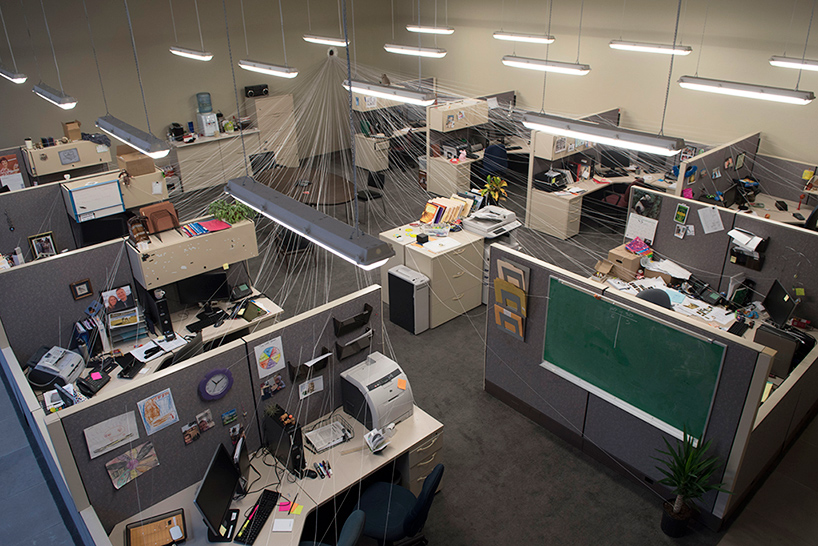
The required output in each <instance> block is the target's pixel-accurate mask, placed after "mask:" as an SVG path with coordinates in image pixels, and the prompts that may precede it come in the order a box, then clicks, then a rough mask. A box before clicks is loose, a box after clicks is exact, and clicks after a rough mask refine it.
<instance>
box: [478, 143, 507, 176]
mask: <svg viewBox="0 0 818 546" xmlns="http://www.w3.org/2000/svg"><path fill="white" fill-rule="evenodd" d="M507 172H508V152H506V148H505V146H503V145H501V144H492V145H491V146H489V147H488V148H486V151H485V152H484V153H483V180H485V178H486V177H487V176H499V177H501V178H505V177H506V173H507Z"/></svg>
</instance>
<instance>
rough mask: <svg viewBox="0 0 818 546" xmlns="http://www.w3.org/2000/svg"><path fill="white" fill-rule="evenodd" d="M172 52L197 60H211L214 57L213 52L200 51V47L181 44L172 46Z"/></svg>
mask: <svg viewBox="0 0 818 546" xmlns="http://www.w3.org/2000/svg"><path fill="white" fill-rule="evenodd" d="M170 52H171V53H173V54H174V55H179V56H180V57H186V58H188V59H194V60H196V61H209V60H210V59H212V58H213V54H212V53H211V52H209V51H199V50H198V49H188V48H186V47H179V46H170Z"/></svg>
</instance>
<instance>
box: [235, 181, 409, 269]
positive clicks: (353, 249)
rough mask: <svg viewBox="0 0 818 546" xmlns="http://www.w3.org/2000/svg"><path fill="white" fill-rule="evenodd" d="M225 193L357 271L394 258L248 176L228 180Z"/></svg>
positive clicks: (381, 245) (384, 247)
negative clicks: (355, 266)
mask: <svg viewBox="0 0 818 546" xmlns="http://www.w3.org/2000/svg"><path fill="white" fill-rule="evenodd" d="M225 192H226V193H228V194H230V195H232V196H233V198H234V199H236V200H237V201H240V202H242V203H244V204H245V205H247V206H248V207H250V208H251V209H253V210H255V211H257V212H259V213H261V214H263V215H264V216H266V217H268V218H269V219H271V220H272V221H274V222H276V223H278V224H280V225H282V226H284V227H285V228H287V229H289V230H290V231H292V232H293V233H295V234H297V235H299V236H301V237H304V238H305V239H309V240H310V241H312V242H313V243H315V244H317V245H318V246H320V247H321V248H324V249H326V250H329V251H330V252H332V253H333V254H335V255H336V256H339V257H341V258H343V259H344V260H346V261H348V262H350V263H351V264H354V265H357V266H358V267H360V268H361V269H365V270H367V271H369V270H371V269H375V268H376V267H380V266H382V265H384V264H385V263H386V262H387V260H388V259H389V258H391V257H392V256H394V255H395V251H394V250H393V249H392V246H391V245H390V244H389V243H387V242H385V241H381V240H380V239H376V238H375V237H373V236H371V235H367V234H366V233H364V232H363V231H361V230H360V229H357V228H354V227H352V226H350V225H349V224H345V223H343V222H341V221H340V220H336V219H335V218H332V217H331V216H327V215H326V214H324V213H323V212H320V211H318V210H316V209H314V208H312V207H311V206H309V205H305V204H304V203H301V202H299V201H296V200H295V199H293V198H291V197H288V196H286V195H284V194H283V193H281V192H278V191H276V190H274V189H273V188H271V187H269V186H265V185H264V184H261V183H259V182H257V181H256V180H254V179H253V178H251V177H249V176H243V177H240V178H234V179H232V180H230V181H228V182H227V187H226V188H225Z"/></svg>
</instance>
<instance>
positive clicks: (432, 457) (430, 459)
mask: <svg viewBox="0 0 818 546" xmlns="http://www.w3.org/2000/svg"><path fill="white" fill-rule="evenodd" d="M435 457H437V451H435V452H434V453H432V456H431V457H429V458H428V459H426V460H425V461H423V462H422V463H418V464H417V465H416V466H426V465H427V464H429V463H431V462H432V461H434V460H435Z"/></svg>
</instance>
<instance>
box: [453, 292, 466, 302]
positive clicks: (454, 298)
mask: <svg viewBox="0 0 818 546" xmlns="http://www.w3.org/2000/svg"><path fill="white" fill-rule="evenodd" d="M465 295H466V293H465V292H463V293H462V294H459V295H457V296H455V297H453V298H452V301H457V300H459V299H460V298H462V297H463V296H465Z"/></svg>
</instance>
